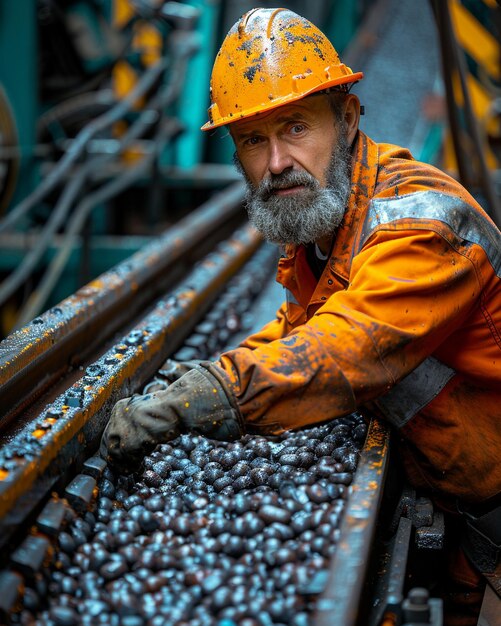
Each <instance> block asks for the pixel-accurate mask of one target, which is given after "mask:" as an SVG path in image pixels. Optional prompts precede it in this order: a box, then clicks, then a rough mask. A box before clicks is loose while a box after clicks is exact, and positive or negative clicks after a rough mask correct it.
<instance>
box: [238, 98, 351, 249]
mask: <svg viewBox="0 0 501 626" xmlns="http://www.w3.org/2000/svg"><path fill="white" fill-rule="evenodd" d="M231 133H232V137H233V140H234V142H235V146H236V155H235V162H236V164H237V167H238V168H239V169H241V171H242V172H243V173H244V175H245V178H246V181H247V196H246V199H247V209H248V212H249V218H250V220H251V222H252V223H253V224H254V225H255V226H256V228H257V229H258V230H259V231H260V232H261V233H262V234H263V235H264V237H265V238H266V239H269V240H270V241H275V242H278V243H282V244H283V243H295V244H300V243H303V244H307V243H310V242H313V241H317V242H318V241H320V240H325V239H326V238H330V237H331V236H332V234H333V233H334V231H335V229H336V228H337V226H338V225H339V224H340V222H341V220H342V217H343V215H344V211H345V208H346V204H347V201H348V196H349V192H350V154H349V149H348V141H347V136H346V131H345V129H344V124H343V123H342V122H341V123H340V122H336V121H335V119H334V114H333V111H332V109H331V106H330V104H329V101H328V98H327V96H323V95H322V96H314V97H310V98H306V99H304V100H300V101H298V102H295V103H292V104H290V105H285V106H282V107H280V108H278V109H275V110H273V111H271V112H270V113H265V114H262V115H259V116H256V117H253V118H251V119H250V120H243V121H241V122H236V123H234V124H232V125H231Z"/></svg>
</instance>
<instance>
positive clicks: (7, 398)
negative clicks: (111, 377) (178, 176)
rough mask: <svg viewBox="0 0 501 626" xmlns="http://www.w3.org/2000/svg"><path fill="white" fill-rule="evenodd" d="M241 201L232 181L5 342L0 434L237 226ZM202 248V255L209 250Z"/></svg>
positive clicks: (0, 346) (0, 354)
mask: <svg viewBox="0 0 501 626" xmlns="http://www.w3.org/2000/svg"><path fill="white" fill-rule="evenodd" d="M243 197H244V185H243V183H235V184H234V185H232V186H231V187H229V188H227V189H225V190H224V191H222V192H220V193H219V194H216V195H214V196H213V197H212V198H211V199H210V200H209V201H207V202H206V203H205V204H203V205H202V206H200V207H199V208H198V209H197V210H195V211H193V212H192V213H190V214H189V215H188V216H187V217H185V218H184V219H182V220H180V221H179V222H178V223H177V224H176V225H174V226H173V227H171V228H169V229H168V230H167V231H166V233H165V234H164V235H163V236H161V237H158V238H157V239H155V240H154V241H153V242H152V243H151V244H149V245H147V246H145V247H144V248H143V249H142V250H140V251H139V252H137V253H136V254H134V255H133V256H132V257H130V258H129V259H127V260H126V261H124V262H123V263H121V264H119V265H117V266H116V267H115V268H113V269H111V270H109V271H108V272H106V273H104V274H102V275H101V276H100V277H99V278H97V279H96V280H94V281H91V282H90V283H89V284H88V285H86V286H85V287H82V288H81V289H80V290H79V291H77V292H76V293H75V294H73V295H72V296H70V297H69V298H66V299H65V300H63V302H61V303H60V304H59V305H58V306H57V307H53V308H52V309H50V310H49V311H47V312H45V313H44V314H43V315H41V316H40V317H38V318H36V319H35V320H33V322H32V323H31V324H29V325H28V326H25V327H24V328H22V329H20V330H19V331H16V332H14V333H12V334H11V335H9V336H8V337H7V338H6V339H4V340H3V341H2V342H0V429H1V428H2V427H3V425H4V424H5V423H6V422H7V421H8V420H9V419H10V418H11V417H14V416H15V415H16V414H17V413H18V412H19V411H20V410H21V408H23V407H25V406H26V405H27V403H29V401H30V398H32V397H33V396H34V395H36V394H39V393H41V391H42V390H43V389H44V388H46V387H48V386H49V385H50V384H51V382H52V381H53V380H55V379H57V378H58V376H59V375H60V374H61V372H62V371H64V370H65V369H66V368H67V367H69V366H70V365H73V366H74V365H78V364H80V363H82V362H83V359H84V358H86V356H88V354H89V352H90V350H92V349H94V348H95V347H96V346H97V345H99V344H100V343H101V342H102V341H104V340H105V339H106V338H107V337H109V336H110V335H111V334H112V333H114V332H115V331H116V330H117V329H118V328H119V327H120V326H121V325H122V324H124V323H126V322H128V323H130V320H131V319H132V317H133V315H137V314H138V312H139V311H140V310H141V309H143V308H144V307H145V306H147V304H149V303H150V302H152V301H153V299H154V298H155V297H158V296H159V295H160V294H161V293H162V292H163V291H165V290H166V289H167V288H168V287H169V286H170V285H172V282H173V280H174V278H179V277H180V276H181V275H182V273H184V272H186V271H187V269H188V267H189V266H190V264H192V263H193V262H194V261H195V260H197V259H200V258H201V256H202V255H203V254H204V253H206V252H207V249H206V246H207V242H208V241H209V242H210V239H211V237H212V238H214V237H215V236H217V237H218V239H220V238H221V237H224V236H225V235H226V234H227V231H228V229H229V228H231V227H234V226H235V222H236V221H237V219H239V216H240V215H242V217H243V213H242V212H241V203H242V201H243ZM204 247H205V250H204Z"/></svg>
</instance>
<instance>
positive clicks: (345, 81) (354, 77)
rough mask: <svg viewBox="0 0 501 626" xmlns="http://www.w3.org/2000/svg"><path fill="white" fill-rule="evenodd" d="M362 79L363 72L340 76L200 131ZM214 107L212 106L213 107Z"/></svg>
mask: <svg viewBox="0 0 501 626" xmlns="http://www.w3.org/2000/svg"><path fill="white" fill-rule="evenodd" d="M363 77H364V74H363V72H355V73H353V74H349V75H348V76H341V77H338V78H335V79H333V80H330V81H326V82H324V83H322V84H320V85H317V86H316V87H314V88H312V89H309V90H307V91H305V92H302V93H290V94H287V95H286V96H282V97H278V98H275V99H274V100H272V101H270V102H269V103H266V104H260V105H258V106H255V107H252V108H250V109H247V110H246V111H242V112H240V113H234V114H233V113H230V115H227V116H225V117H219V118H218V119H217V121H215V122H212V121H210V120H209V121H208V122H206V123H205V124H204V125H203V126H201V127H200V130H203V131H208V130H212V129H213V128H218V127H220V126H226V125H228V124H231V123H233V122H238V121H239V120H243V119H246V118H248V117H253V116H254V115H259V114H260V113H265V112H267V111H271V110H272V109H276V108H277V107H280V106H283V105H285V104H289V103H291V102H296V101H297V100H302V99H303V98H306V96H310V95H311V94H313V93H315V92H317V91H324V90H325V89H329V88H330V87H336V86H339V85H346V84H349V83H356V82H358V81H359V80H361V79H362V78H363ZM213 106H214V105H213Z"/></svg>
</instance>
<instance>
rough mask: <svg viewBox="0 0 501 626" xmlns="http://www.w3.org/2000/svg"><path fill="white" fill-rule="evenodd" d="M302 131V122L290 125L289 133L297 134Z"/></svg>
mask: <svg viewBox="0 0 501 626" xmlns="http://www.w3.org/2000/svg"><path fill="white" fill-rule="evenodd" d="M303 131H304V124H294V126H292V127H291V133H292V134H293V135H299V134H300V133H302V132H303Z"/></svg>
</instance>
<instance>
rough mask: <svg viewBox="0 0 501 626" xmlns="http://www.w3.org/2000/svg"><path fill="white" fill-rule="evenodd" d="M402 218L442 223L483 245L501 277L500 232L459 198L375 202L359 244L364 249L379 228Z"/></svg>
mask: <svg viewBox="0 0 501 626" xmlns="http://www.w3.org/2000/svg"><path fill="white" fill-rule="evenodd" d="M400 219H416V220H419V219H427V220H439V221H440V222H443V223H444V224H447V225H448V226H449V228H450V229H451V230H452V231H453V232H454V233H455V234H456V235H458V236H459V237H461V239H464V240H466V241H469V242H471V243H475V244H478V245H479V246H481V247H482V248H483V249H484V250H485V253H486V255H487V258H488V259H489V262H490V263H491V265H492V267H493V268H494V271H495V272H496V274H497V276H499V277H501V233H500V232H499V230H498V229H497V228H496V227H495V226H494V225H493V224H492V223H491V222H490V221H489V220H487V219H486V218H485V217H484V216H483V215H481V214H480V213H478V212H477V211H475V210H474V209H473V208H472V207H471V206H470V205H469V204H467V203H466V202H463V200H461V199H460V198H457V197H455V196H450V195H448V194H445V193H440V192H438V191H417V192H416V193H411V194H408V195H405V196H395V197H394V198H380V199H375V200H373V201H372V202H371V203H370V206H369V210H368V213H367V217H366V219H365V223H364V226H363V229H362V239H361V244H360V245H361V246H363V245H364V243H365V242H366V241H367V239H368V238H369V237H370V236H371V234H372V233H373V232H374V230H375V229H376V228H378V227H379V226H383V225H385V224H389V223H391V222H395V221H397V220H400ZM418 228H419V226H418Z"/></svg>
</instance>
